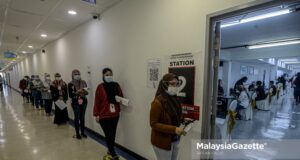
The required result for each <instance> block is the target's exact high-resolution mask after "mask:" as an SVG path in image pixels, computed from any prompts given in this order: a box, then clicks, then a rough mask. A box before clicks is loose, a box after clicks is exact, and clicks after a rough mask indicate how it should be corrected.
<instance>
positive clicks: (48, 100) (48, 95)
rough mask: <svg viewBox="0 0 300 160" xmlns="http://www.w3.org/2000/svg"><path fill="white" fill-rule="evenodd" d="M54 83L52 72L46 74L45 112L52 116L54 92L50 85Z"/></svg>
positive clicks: (43, 98) (44, 91) (43, 96)
mask: <svg viewBox="0 0 300 160" xmlns="http://www.w3.org/2000/svg"><path fill="white" fill-rule="evenodd" d="M51 85H52V81H51V78H50V74H45V80H44V82H43V86H44V87H43V89H42V101H43V103H44V107H45V112H46V115H47V116H51V111H52V103H53V102H52V94H51V90H50V86H51Z"/></svg>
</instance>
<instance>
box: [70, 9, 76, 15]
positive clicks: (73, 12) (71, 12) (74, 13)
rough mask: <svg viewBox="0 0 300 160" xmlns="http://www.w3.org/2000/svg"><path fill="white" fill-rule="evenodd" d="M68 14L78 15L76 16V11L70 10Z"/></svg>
mask: <svg viewBox="0 0 300 160" xmlns="http://www.w3.org/2000/svg"><path fill="white" fill-rule="evenodd" d="M68 13H69V14H70V15H76V14H77V12H76V11H74V10H69V11H68Z"/></svg>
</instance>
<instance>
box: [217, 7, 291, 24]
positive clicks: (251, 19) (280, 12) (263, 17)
mask: <svg viewBox="0 0 300 160" xmlns="http://www.w3.org/2000/svg"><path fill="white" fill-rule="evenodd" d="M291 12H292V11H291V10H289V9H285V10H281V11H276V12H270V13H266V14H262V15H258V16H254V17H250V18H245V19H241V20H240V21H234V22H229V23H225V24H222V25H221V28H224V27H229V26H234V25H237V24H243V23H247V22H253V21H257V20H262V19H266V18H271V17H276V16H280V15H284V14H288V13H291Z"/></svg>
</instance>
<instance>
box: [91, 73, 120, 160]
mask: <svg viewBox="0 0 300 160" xmlns="http://www.w3.org/2000/svg"><path fill="white" fill-rule="evenodd" d="M102 74H103V83H101V84H99V85H98V87H97V90H96V93H95V101H94V113H93V114H94V116H95V118H96V121H97V122H99V123H100V126H101V128H102V130H103V132H104V134H105V141H106V144H107V148H108V152H107V155H105V156H104V159H113V160H116V159H119V156H118V155H117V154H116V152H115V149H114V144H115V137H116V130H117V124H118V121H119V116H120V104H119V103H118V102H117V101H116V99H115V97H116V96H120V97H123V93H122V90H121V88H120V85H119V84H118V83H117V82H114V81H113V77H112V76H113V73H112V70H111V69H109V68H105V69H103V71H102Z"/></svg>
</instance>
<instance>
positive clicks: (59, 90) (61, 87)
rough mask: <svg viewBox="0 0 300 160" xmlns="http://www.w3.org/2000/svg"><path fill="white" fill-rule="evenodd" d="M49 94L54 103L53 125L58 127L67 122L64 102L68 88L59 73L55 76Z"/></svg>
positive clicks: (67, 117)
mask: <svg viewBox="0 0 300 160" xmlns="http://www.w3.org/2000/svg"><path fill="white" fill-rule="evenodd" d="M50 88H51V93H52V98H53V101H54V102H55V115H54V124H57V125H60V124H64V123H66V122H67V121H69V116H68V110H67V105H66V102H67V100H68V87H67V84H66V83H65V82H64V81H63V80H62V78H61V75H60V74H59V73H56V74H55V80H54V81H53V82H52V85H51V87H50Z"/></svg>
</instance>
